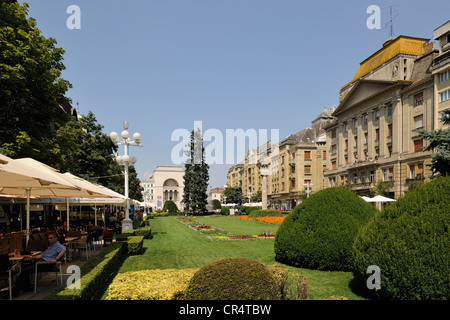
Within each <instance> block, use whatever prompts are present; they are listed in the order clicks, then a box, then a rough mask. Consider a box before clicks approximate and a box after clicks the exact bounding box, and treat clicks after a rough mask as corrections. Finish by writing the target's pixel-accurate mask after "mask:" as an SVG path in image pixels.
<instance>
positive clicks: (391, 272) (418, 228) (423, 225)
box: [353, 176, 450, 300]
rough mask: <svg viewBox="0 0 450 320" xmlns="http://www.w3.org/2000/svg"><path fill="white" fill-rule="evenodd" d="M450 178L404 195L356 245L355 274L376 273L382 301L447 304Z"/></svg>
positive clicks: (362, 232) (363, 277)
mask: <svg viewBox="0 0 450 320" xmlns="http://www.w3.org/2000/svg"><path fill="white" fill-rule="evenodd" d="M449 224H450V176H447V177H445V178H444V177H437V178H435V179H434V180H432V181H431V182H429V183H425V184H422V185H419V186H417V187H416V188H414V189H413V190H411V191H408V192H407V193H406V194H405V196H404V197H402V198H400V199H398V200H397V202H395V203H393V204H391V205H390V206H388V207H387V208H386V209H384V210H383V211H382V212H380V213H378V214H377V215H376V216H375V217H374V218H373V219H372V220H371V221H370V222H369V223H368V224H367V225H366V226H365V227H363V228H361V230H360V232H359V234H358V236H357V237H356V239H355V243H354V246H353V249H354V268H353V273H354V275H355V277H356V278H358V279H360V280H361V281H367V278H368V277H369V276H370V275H368V274H367V273H366V271H367V268H368V267H369V266H371V265H376V266H378V267H379V268H380V280H381V281H380V285H381V288H380V289H379V290H377V291H376V295H377V296H378V297H379V298H383V299H408V300H412V299H426V300H430V299H449V298H450V282H449V279H450V278H449V274H450V269H449V261H450V241H449V231H448V227H449Z"/></svg>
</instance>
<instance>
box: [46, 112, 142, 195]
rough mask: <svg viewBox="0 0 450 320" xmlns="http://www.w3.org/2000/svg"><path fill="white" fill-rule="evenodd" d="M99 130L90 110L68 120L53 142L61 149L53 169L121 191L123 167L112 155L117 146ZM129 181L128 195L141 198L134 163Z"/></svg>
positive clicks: (100, 128) (100, 126)
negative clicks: (79, 117)
mask: <svg viewBox="0 0 450 320" xmlns="http://www.w3.org/2000/svg"><path fill="white" fill-rule="evenodd" d="M102 129H103V125H101V124H99V123H97V119H96V117H95V115H94V114H93V113H92V112H89V113H88V114H87V115H85V116H84V115H83V116H82V117H81V119H80V120H79V121H77V120H75V119H71V120H70V121H68V122H67V123H66V125H65V126H64V127H61V128H60V129H59V130H58V131H57V132H56V138H55V142H56V144H58V145H59V146H60V148H61V152H60V153H61V156H60V159H59V162H58V163H57V164H56V168H58V169H60V171H61V172H71V173H72V174H74V175H77V176H79V177H81V178H83V179H86V180H88V181H90V182H92V183H98V184H101V185H103V186H105V187H107V188H110V189H112V190H114V191H116V192H118V193H121V194H124V193H125V185H124V176H123V167H122V166H120V165H119V164H118V163H117V162H116V160H115V157H114V153H115V152H117V150H118V149H117V146H116V145H115V144H114V143H113V142H112V140H111V138H110V137H109V136H108V135H106V134H105V133H103V132H102ZM128 181H129V196H130V198H132V199H135V200H138V201H142V199H143V197H142V187H141V186H140V180H139V179H138V178H137V173H136V169H135V167H134V166H130V167H129V174H128Z"/></svg>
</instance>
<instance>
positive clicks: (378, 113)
mask: <svg viewBox="0 0 450 320" xmlns="http://www.w3.org/2000/svg"><path fill="white" fill-rule="evenodd" d="M375 120H377V121H378V120H380V110H377V111H376V116H375Z"/></svg>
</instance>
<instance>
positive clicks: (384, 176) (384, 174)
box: [383, 169, 387, 181]
mask: <svg viewBox="0 0 450 320" xmlns="http://www.w3.org/2000/svg"><path fill="white" fill-rule="evenodd" d="M383 181H387V169H383Z"/></svg>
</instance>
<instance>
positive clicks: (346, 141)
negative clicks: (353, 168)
mask: <svg viewBox="0 0 450 320" xmlns="http://www.w3.org/2000/svg"><path fill="white" fill-rule="evenodd" d="M344 144H345V149H344V150H348V139H347V140H345V141H344Z"/></svg>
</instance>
